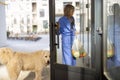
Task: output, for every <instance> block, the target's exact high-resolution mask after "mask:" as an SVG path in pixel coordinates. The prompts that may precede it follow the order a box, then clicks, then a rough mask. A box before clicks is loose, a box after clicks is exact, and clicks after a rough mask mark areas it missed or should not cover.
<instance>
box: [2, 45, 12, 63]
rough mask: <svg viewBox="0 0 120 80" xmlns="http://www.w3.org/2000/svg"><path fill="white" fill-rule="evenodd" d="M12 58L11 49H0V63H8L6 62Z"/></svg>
mask: <svg viewBox="0 0 120 80" xmlns="http://www.w3.org/2000/svg"><path fill="white" fill-rule="evenodd" d="M12 57H13V51H12V49H10V48H7V47H3V48H0V62H1V63H2V64H6V63H8V61H10V59H11V58H12Z"/></svg>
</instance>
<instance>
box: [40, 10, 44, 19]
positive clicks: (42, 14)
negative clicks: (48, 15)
mask: <svg viewBox="0 0 120 80" xmlns="http://www.w3.org/2000/svg"><path fill="white" fill-rule="evenodd" d="M44 14H45V13H44V9H41V10H40V17H44V16H45V15H44Z"/></svg>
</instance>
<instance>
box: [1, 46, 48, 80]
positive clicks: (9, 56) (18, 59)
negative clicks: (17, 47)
mask: <svg viewBox="0 0 120 80" xmlns="http://www.w3.org/2000/svg"><path fill="white" fill-rule="evenodd" d="M49 55H50V54H49V51H47V50H40V51H36V52H33V53H26V52H25V53H24V52H14V51H13V50H12V49H10V48H0V62H1V63H2V64H5V65H6V67H7V70H8V73H9V76H10V79H11V80H17V78H18V76H19V74H20V71H21V70H30V71H33V72H35V80H41V72H42V70H43V68H44V67H45V66H47V65H48V64H49V62H50V56H49Z"/></svg>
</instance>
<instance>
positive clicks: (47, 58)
mask: <svg viewBox="0 0 120 80" xmlns="http://www.w3.org/2000/svg"><path fill="white" fill-rule="evenodd" d="M43 60H44V62H45V64H46V65H49V64H50V52H49V51H44V52H43Z"/></svg>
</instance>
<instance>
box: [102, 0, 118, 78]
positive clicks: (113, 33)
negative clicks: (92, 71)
mask: <svg viewBox="0 0 120 80" xmlns="http://www.w3.org/2000/svg"><path fill="white" fill-rule="evenodd" d="M104 6H105V7H104V8H105V9H104V17H105V18H104V21H105V23H104V31H105V36H104V40H105V41H104V43H106V45H105V46H104V47H105V52H104V56H105V57H104V62H105V64H104V73H105V75H106V76H107V78H108V79H110V80H120V77H119V76H120V74H119V71H120V58H119V57H120V36H119V35H120V1H119V0H106V1H104ZM106 53H107V54H106Z"/></svg>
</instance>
